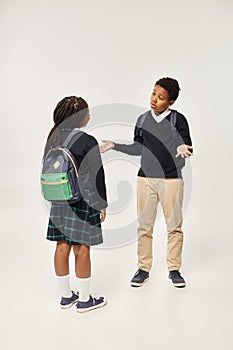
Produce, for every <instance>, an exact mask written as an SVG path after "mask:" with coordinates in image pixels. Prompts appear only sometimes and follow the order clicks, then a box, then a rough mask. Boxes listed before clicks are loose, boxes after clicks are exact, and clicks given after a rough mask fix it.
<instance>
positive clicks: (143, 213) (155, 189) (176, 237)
mask: <svg viewBox="0 0 233 350" xmlns="http://www.w3.org/2000/svg"><path fill="white" fill-rule="evenodd" d="M137 201H138V202H137V207H138V224H139V225H138V268H139V269H142V270H145V271H148V272H149V271H150V269H151V266H152V259H153V257H152V243H153V227H154V222H155V218H156V213H157V206H158V202H159V201H160V202H161V205H162V209H163V213H164V216H165V220H166V225H167V231H168V241H167V266H168V270H169V271H171V270H179V269H180V267H181V254H182V246H183V232H182V230H181V226H182V201H183V180H182V179H160V178H145V177H138V180H137Z"/></svg>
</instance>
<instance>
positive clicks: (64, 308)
mask: <svg viewBox="0 0 233 350" xmlns="http://www.w3.org/2000/svg"><path fill="white" fill-rule="evenodd" d="M77 302H78V299H76V300H75V301H73V302H72V303H71V304H68V305H60V308H61V309H63V310H66V309H70V308H71V307H72V306H73V305H74V304H77Z"/></svg>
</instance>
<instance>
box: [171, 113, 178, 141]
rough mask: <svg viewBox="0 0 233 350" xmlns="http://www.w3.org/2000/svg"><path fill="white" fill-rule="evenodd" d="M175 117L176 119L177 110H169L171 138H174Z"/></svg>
mask: <svg viewBox="0 0 233 350" xmlns="http://www.w3.org/2000/svg"><path fill="white" fill-rule="evenodd" d="M176 119H177V111H176V110H175V109H172V110H171V118H170V124H171V129H172V138H173V140H175V139H176V132H177V131H176V127H175V125H176Z"/></svg>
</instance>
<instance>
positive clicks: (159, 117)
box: [151, 107, 171, 123]
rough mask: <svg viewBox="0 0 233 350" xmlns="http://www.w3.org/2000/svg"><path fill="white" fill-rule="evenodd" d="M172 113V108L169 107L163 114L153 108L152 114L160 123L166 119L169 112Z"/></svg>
mask: <svg viewBox="0 0 233 350" xmlns="http://www.w3.org/2000/svg"><path fill="white" fill-rule="evenodd" d="M170 113H171V109H170V108H169V107H168V108H167V109H166V110H165V111H164V112H163V113H161V114H156V113H155V112H154V111H153V109H152V110H151V114H152V116H153V117H154V118H155V120H156V121H157V123H160V122H161V121H162V120H164V119H165V118H166V117H167V116H168V114H170Z"/></svg>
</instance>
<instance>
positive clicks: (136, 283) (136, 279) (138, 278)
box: [130, 269, 149, 287]
mask: <svg viewBox="0 0 233 350" xmlns="http://www.w3.org/2000/svg"><path fill="white" fill-rule="evenodd" d="M148 279H149V272H147V271H144V270H140V269H139V270H138V271H137V272H136V273H135V275H134V276H133V278H132V279H131V281H130V285H131V286H132V287H141V286H143V284H144V283H146V281H147V280H148Z"/></svg>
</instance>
